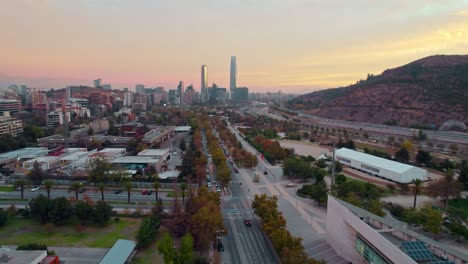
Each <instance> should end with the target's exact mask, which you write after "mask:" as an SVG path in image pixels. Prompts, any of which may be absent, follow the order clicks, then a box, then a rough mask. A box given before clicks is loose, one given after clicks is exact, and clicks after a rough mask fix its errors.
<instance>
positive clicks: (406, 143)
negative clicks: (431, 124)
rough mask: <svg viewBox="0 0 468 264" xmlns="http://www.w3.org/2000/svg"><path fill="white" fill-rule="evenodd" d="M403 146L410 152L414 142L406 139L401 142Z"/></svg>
mask: <svg viewBox="0 0 468 264" xmlns="http://www.w3.org/2000/svg"><path fill="white" fill-rule="evenodd" d="M401 148H404V149H406V150H407V151H408V152H409V151H411V150H412V149H413V142H411V141H409V140H406V141H405V142H403V143H402V144H401Z"/></svg>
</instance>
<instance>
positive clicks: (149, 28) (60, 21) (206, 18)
mask: <svg viewBox="0 0 468 264" xmlns="http://www.w3.org/2000/svg"><path fill="white" fill-rule="evenodd" d="M0 6H1V7H2V8H0V21H1V23H0V32H1V35H2V37H3V38H4V39H7V40H8V41H5V42H3V44H2V48H1V49H0V58H1V59H2V61H4V62H6V63H3V64H2V65H0V85H1V86H3V87H5V86H7V85H9V84H11V83H18V84H26V85H28V86H30V87H36V88H62V87H65V86H67V85H77V84H83V85H89V86H92V85H93V80H95V79H96V78H102V79H103V80H105V81H106V83H109V84H112V88H114V89H122V88H124V87H129V88H132V87H135V84H137V83H143V84H145V85H147V86H150V87H151V86H165V87H168V88H175V87H176V86H177V84H178V81H179V80H184V82H185V83H193V84H195V87H194V88H195V89H196V90H198V91H199V90H200V87H197V86H198V85H197V84H199V83H200V80H199V78H200V75H199V74H200V73H199V69H200V68H199V67H200V65H208V66H209V67H210V83H217V84H219V85H220V86H222V87H229V79H230V73H229V72H230V71H229V64H228V63H227V58H228V57H229V56H231V55H232V54H235V55H236V56H237V58H239V59H240V62H241V65H242V67H241V68H240V69H241V70H240V71H238V83H237V85H238V86H239V87H242V86H247V87H249V88H250V89H251V91H252V92H265V91H274V90H279V89H281V90H283V91H285V92H295V93H297V92H307V91H312V90H314V89H323V88H334V87H338V86H343V85H348V84H351V83H354V82H355V81H357V80H359V79H363V78H365V77H366V76H367V73H371V74H379V73H381V72H382V71H383V70H385V69H387V68H393V67H396V66H399V65H402V64H406V63H409V62H411V61H413V60H416V59H420V58H422V57H426V56H430V55H434V54H466V53H467V52H468V1H466V0H462V1H451V2H447V1H441V0H432V1H423V0H415V1H411V2H408V1H403V0H401V1H392V2H389V3H377V2H374V1H370V0H353V1H349V2H346V4H343V3H342V2H341V1H338V0H331V1H327V2H326V3H323V2H320V3H319V2H316V1H291V2H289V1H288V2H283V1H273V2H272V1H255V2H247V1H243V2H239V3H235V4H234V3H229V2H226V1H214V2H213V1H202V2H196V3H195V2H192V1H187V2H183V3H173V2H170V3H168V2H159V1H139V2H138V3H137V2H134V1H119V2H117V1H53V0H44V1H22V0H19V1H3V2H2V3H1V4H0ZM200 10H203V12H200ZM18 14H21V16H20V15H18ZM176 15H177V16H181V17H184V19H182V20H178V21H174V20H173V19H172V17H173V16H176ZM168 21H171V22H168ZM202 33H203V34H202ZM177 36H183V37H184V39H190V40H191V41H188V42H187V41H180V42H178V41H175V42H174V41H173V40H174V39H177ZM201 36H203V37H201ZM137 39H139V40H141V41H135V40H137ZM207 40H213V41H207Z"/></svg>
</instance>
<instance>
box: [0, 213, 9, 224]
mask: <svg viewBox="0 0 468 264" xmlns="http://www.w3.org/2000/svg"><path fill="white" fill-rule="evenodd" d="M7 221H8V214H7V212H5V211H4V210H3V209H0V227H2V226H4V225H6V222H7Z"/></svg>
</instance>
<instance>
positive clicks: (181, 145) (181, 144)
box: [179, 139, 187, 151]
mask: <svg viewBox="0 0 468 264" xmlns="http://www.w3.org/2000/svg"><path fill="white" fill-rule="evenodd" d="M186 145H187V143H186V142H185V139H182V140H181V141H180V144H179V148H180V150H182V151H185V146H186Z"/></svg>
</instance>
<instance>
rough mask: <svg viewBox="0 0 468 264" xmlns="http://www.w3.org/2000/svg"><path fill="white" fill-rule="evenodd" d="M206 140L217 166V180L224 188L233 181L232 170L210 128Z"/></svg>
mask: <svg viewBox="0 0 468 264" xmlns="http://www.w3.org/2000/svg"><path fill="white" fill-rule="evenodd" d="M206 139H207V141H208V150H209V151H210V154H211V158H212V160H213V163H214V165H215V166H216V178H217V179H218V180H219V181H220V183H221V186H222V187H223V188H224V187H226V186H227V185H228V184H229V182H230V181H231V170H230V169H229V167H228V165H227V161H226V156H225V155H224V153H223V150H222V149H221V147H220V144H219V141H218V139H217V138H216V137H215V136H214V135H213V133H212V132H211V130H209V128H206Z"/></svg>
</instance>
